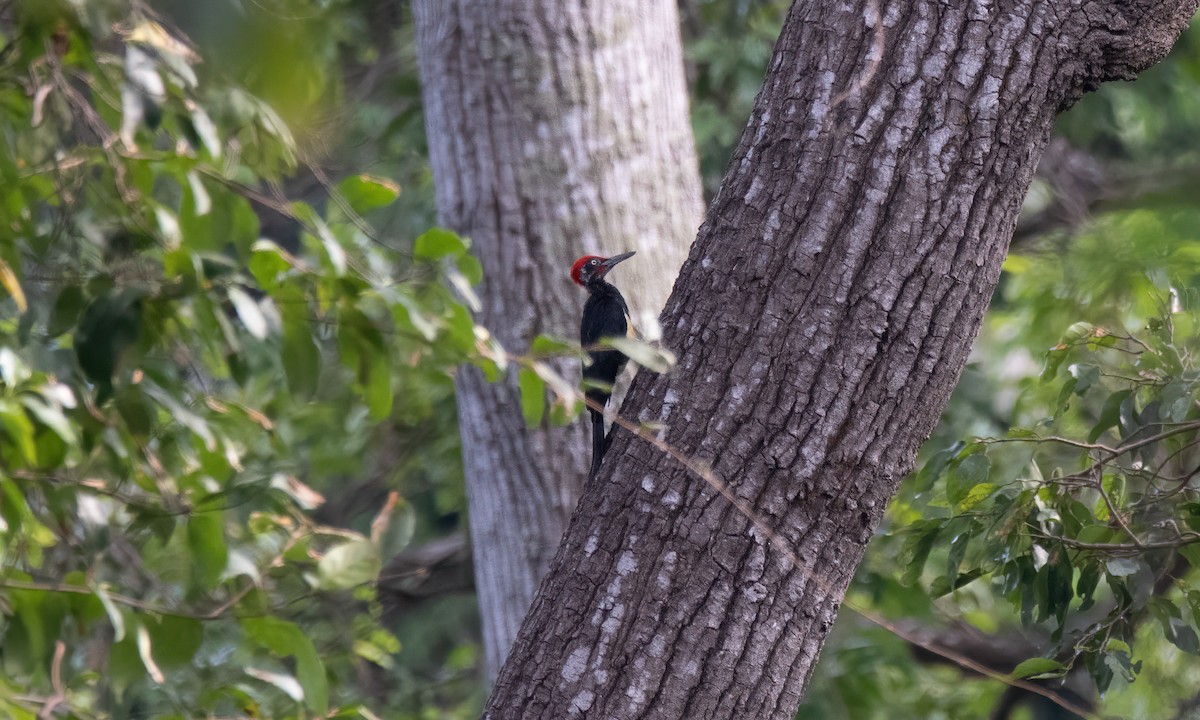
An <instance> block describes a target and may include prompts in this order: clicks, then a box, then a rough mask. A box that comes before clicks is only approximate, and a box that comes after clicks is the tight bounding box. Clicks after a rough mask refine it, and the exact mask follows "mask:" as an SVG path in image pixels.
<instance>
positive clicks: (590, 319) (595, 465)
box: [571, 252, 636, 478]
mask: <svg viewBox="0 0 1200 720" xmlns="http://www.w3.org/2000/svg"><path fill="white" fill-rule="evenodd" d="M631 257H633V253H631V252H627V253H621V254H620V255H614V256H613V257H610V258H605V257H599V256H598V255H584V256H583V257H581V258H579V259H578V260H576V261H575V264H574V265H572V266H571V279H572V280H574V281H575V283H576V284H578V285H580V286H582V287H584V288H587V291H588V299H587V302H586V303H585V304H584V306H583V320H582V321H581V322H580V323H579V343H580V344H581V345H582V346H583V347H584V348H585V349H587V351H588V355H589V356H591V359H592V364H591V365H588V366H587V367H585V368H584V369H583V379H584V380H585V381H586V382H588V383H589V386H588V388H587V390H586V391H585V394H586V396H587V398H588V399H589V400H591V401H593V402H595V404H596V405H598V406H599V407H601V408H603V407H604V406H605V405H607V404H608V398H609V397H610V396H611V395H612V386H613V383H615V382H616V381H617V375H619V374H621V369H622V368H624V367H625V362H626V361H627V360H628V359H629V358H627V357H625V353H622V352H621V351H620V350H613V349H612V348H597V347H596V344H597V343H599V342H600V338H606V337H635V336H636V333H635V332H634V329H633V322H632V321H631V320H630V319H629V306H628V305H626V304H625V298H624V297H622V296H621V291H620V290H617V289H616V288H615V287H613V286H612V285H610V284H609V283H608V281H607V280H605V279H604V276H605V275H607V274H608V271H609V270H612V269H613V267H614V266H616V264H617V263H619V262H621V261H622V260H627V259H629V258H631ZM588 412H589V413H590V414H591V416H592V469H591V471H589V472H588V478H591V477H593V476H595V474H596V471H597V470H598V469H600V461H601V460H602V459H603V458H604V451H605V450H607V449H608V444H607V442H606V441H605V438H604V413H603V412H602V411H601V410H597V409H596V408H595V407H591V406H589V407H588Z"/></svg>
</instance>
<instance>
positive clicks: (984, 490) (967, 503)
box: [958, 482, 999, 512]
mask: <svg viewBox="0 0 1200 720" xmlns="http://www.w3.org/2000/svg"><path fill="white" fill-rule="evenodd" d="M997 487H999V486H998V485H996V483H990V482H985V483H979V484H978V485H976V486H975V487H973V488H971V491H970V492H968V493H967V496H966V497H965V498H963V499H962V502H960V503H959V504H958V510H959V512H967V511H968V510H973V509H974V508H975V506H976V505H978V504H979V503H981V502H983V501H984V500H987V499H988V498H990V497H991V496H992V493H994V492H996V488H997Z"/></svg>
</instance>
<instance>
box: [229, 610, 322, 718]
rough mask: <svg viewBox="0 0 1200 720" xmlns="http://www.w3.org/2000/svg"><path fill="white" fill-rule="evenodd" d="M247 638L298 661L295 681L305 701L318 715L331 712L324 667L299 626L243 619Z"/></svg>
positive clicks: (267, 619)
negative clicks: (297, 681)
mask: <svg viewBox="0 0 1200 720" xmlns="http://www.w3.org/2000/svg"><path fill="white" fill-rule="evenodd" d="M241 623H242V629H243V630H245V631H246V635H247V636H249V637H250V639H252V640H254V642H256V643H258V644H259V645H261V646H262V647H264V648H266V649H267V650H270V651H271V652H273V653H275V654H276V655H281V656H291V657H294V658H296V679H297V680H299V681H300V686H301V687H302V688H303V693H304V700H305V702H306V704H307V705H308V707H309V708H311V709H312V710H313V711H315V712H317V713H325V712H326V711H327V710H328V709H329V684H328V680H327V679H326V677H325V667H324V665H322V664H321V659H320V657H318V656H317V649H316V647H315V646H314V645H313V642H312V640H310V639H309V637H308V635H306V634H305V633H304V631H303V630H301V629H300V628H299V627H297V626H296V625H294V624H292V623H290V622H287V621H286V620H281V619H279V618H277V617H273V616H269V615H268V616H263V617H246V618H242V621H241Z"/></svg>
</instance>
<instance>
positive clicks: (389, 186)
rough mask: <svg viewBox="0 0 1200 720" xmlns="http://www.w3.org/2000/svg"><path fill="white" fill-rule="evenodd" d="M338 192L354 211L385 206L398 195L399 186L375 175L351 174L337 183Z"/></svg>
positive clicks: (367, 210) (362, 211) (365, 210)
mask: <svg viewBox="0 0 1200 720" xmlns="http://www.w3.org/2000/svg"><path fill="white" fill-rule="evenodd" d="M338 192H340V193H341V194H342V197H344V198H345V199H346V202H348V203H349V204H350V207H352V208H353V209H354V212H356V213H360V214H361V213H366V212H370V211H371V210H377V209H379V208H382V207H387V206H388V205H391V204H392V203H394V202H396V198H398V197H400V186H399V185H397V184H396V183H395V182H393V181H391V180H388V179H387V178H381V177H377V176H375V175H368V174H365V173H364V174H362V175H351V176H350V177H348V178H346V179H345V180H343V181H342V182H341V183H339V184H338Z"/></svg>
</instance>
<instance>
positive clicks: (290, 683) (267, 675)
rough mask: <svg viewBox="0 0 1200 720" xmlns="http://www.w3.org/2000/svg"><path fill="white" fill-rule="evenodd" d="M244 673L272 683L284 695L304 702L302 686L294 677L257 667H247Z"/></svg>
mask: <svg viewBox="0 0 1200 720" xmlns="http://www.w3.org/2000/svg"><path fill="white" fill-rule="evenodd" d="M246 674H247V675H249V676H250V677H252V678H254V679H256V680H262V681H263V682H265V683H267V684H269V685H274V686H275V687H277V688H279V689H280V690H282V691H283V693H284V694H285V695H287V696H288V697H290V698H291V699H293V700H295V701H296V702H304V688H303V687H301V686H300V683H299V682H297V681H296V678H294V677H292V676H291V675H285V674H284V673H277V672H270V671H269V670H260V669H259V668H254V667H248V668H246Z"/></svg>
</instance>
